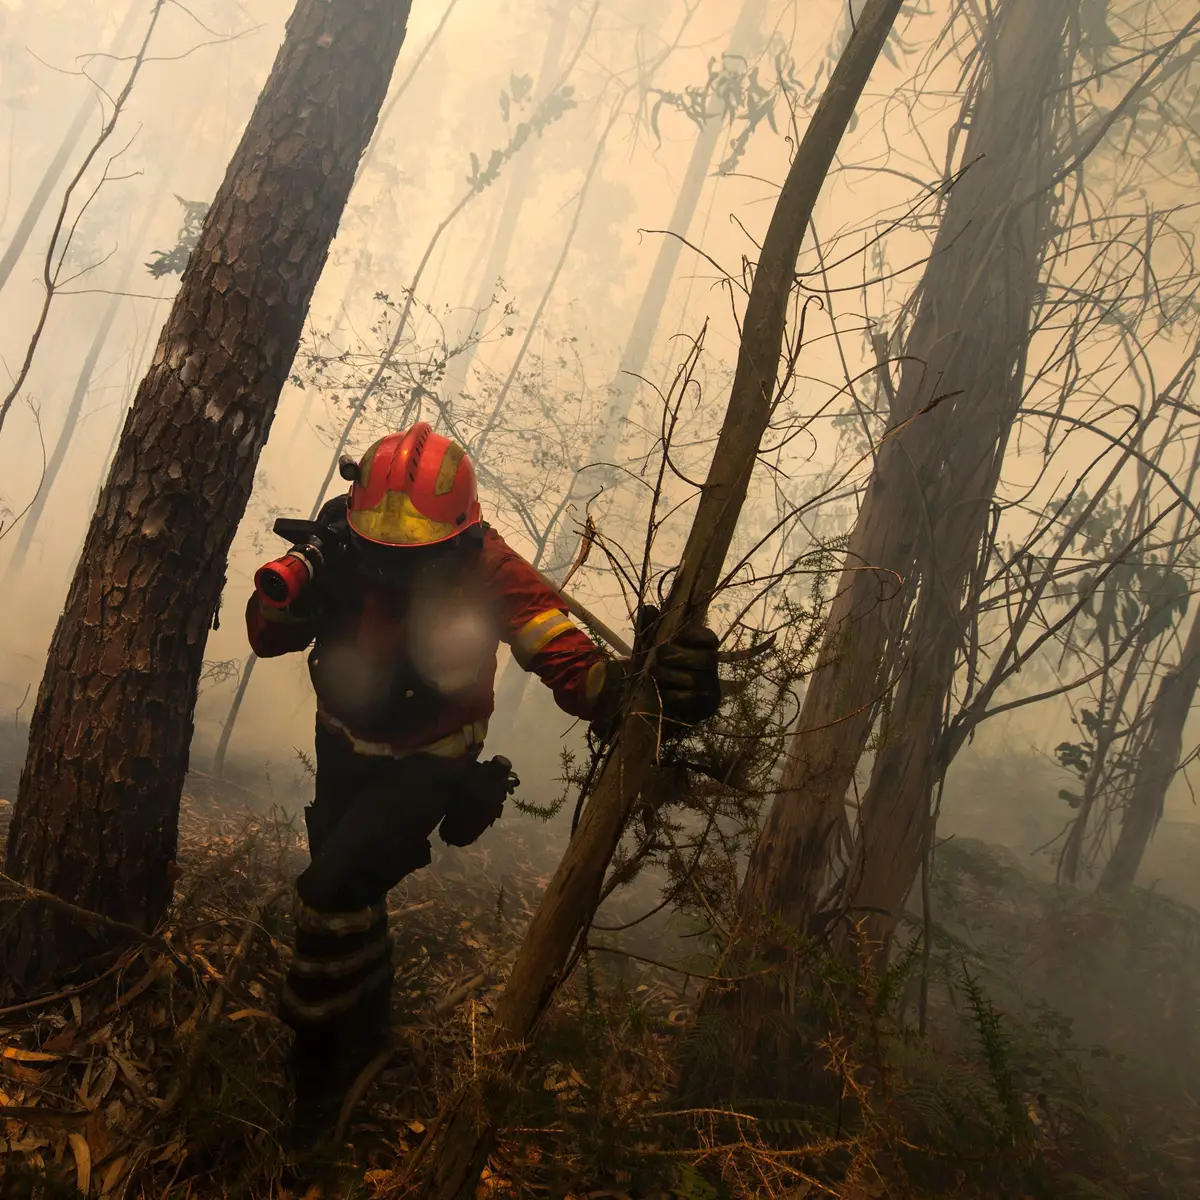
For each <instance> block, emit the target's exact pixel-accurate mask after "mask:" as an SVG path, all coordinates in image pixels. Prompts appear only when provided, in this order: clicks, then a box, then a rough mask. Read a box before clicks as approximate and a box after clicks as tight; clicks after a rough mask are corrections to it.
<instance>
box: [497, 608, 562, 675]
mask: <svg viewBox="0 0 1200 1200" xmlns="http://www.w3.org/2000/svg"><path fill="white" fill-rule="evenodd" d="M574 628H575V625H574V624H573V623H572V621H571V618H570V617H568V616H567V614H566V613H565V612H561V611H560V610H558V609H551V610H550V611H549V612H544V613H538V615H537V616H536V617H534V618H533V620H532V621H527V622H526V623H525V624H524V625H522V626H521V628H520V629H519V630H517V634H516V636H515V637H514V638H513V639H512V641H511V642H510V643H509V646H510V647H511V649H512V655H513V658H515V659H516V660H517V665H518V666H520V667H521V669H522V670H524V671H528V670H529V666H530V664H531V663H532V662H533V660H534V659H535V658H536V657H537V656H538V654H539V653H540V652H541V651H542V650H543V649H545V647H546V646H547V645H548V644H549V643H550V642H552V641H553V640H554V639H555V638H556V637H558V636H560V635H561V634H564V633H566V632H567V631H568V630H570V629H574Z"/></svg>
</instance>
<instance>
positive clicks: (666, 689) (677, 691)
mask: <svg viewBox="0 0 1200 1200" xmlns="http://www.w3.org/2000/svg"><path fill="white" fill-rule="evenodd" d="M658 617H659V613H658V609H657V608H653V607H651V606H650V605H643V607H642V609H641V611H640V612H639V613H638V628H639V630H641V631H644V632H646V633H648V632H649V631H650V629H651V628H652V627H653V625H654V623H655V622H656V621H657V620H658ZM719 644H720V643H719V642H718V640H717V635H716V634H715V633H713V631H712V630H711V629H708V628H704V629H685V630H683V631H682V632H681V633H678V634H676V636H675V637H673V638H672V639H671V640H670V641H668V642H664V643H663V644H662V645H661V646H659V647H658V649H657V650H656V651H655V653H654V662H653V663H652V664H651V667H650V677H651V678H652V679H653V680H654V683H655V685H656V686H657V688H658V694H659V697H660V698H661V701H662V714H663V717H664V719H665V720H667V721H672V722H675V723H676V724H679V725H696V724H698V723H699V722H700V721H706V720H708V718H709V717H711V716H713V715H715V713H716V711H717V709H718V708H720V707H721V681H720V679H719V678H718V676H717V647H718V645H719Z"/></svg>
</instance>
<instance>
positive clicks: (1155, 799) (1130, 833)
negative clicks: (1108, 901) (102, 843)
mask: <svg viewBox="0 0 1200 1200" xmlns="http://www.w3.org/2000/svg"><path fill="white" fill-rule="evenodd" d="M1198 687H1200V616H1197V617H1194V618H1193V619H1192V627H1191V629H1190V630H1189V631H1188V636H1187V641H1186V642H1185V643H1184V645H1183V653H1182V654H1181V655H1180V657H1179V665H1178V666H1177V667H1176V668H1175V670H1174V671H1172V672H1171V673H1170V674H1169V675H1166V676H1164V678H1163V680H1162V682H1161V683H1160V684H1159V685H1158V694H1157V695H1156V696H1155V697H1154V704H1153V706H1152V708H1151V709H1150V713H1149V721H1150V730H1149V732H1148V733H1147V735H1146V740H1145V741H1144V742H1143V743H1142V750H1141V754H1140V755H1139V757H1138V764H1137V773H1136V775H1135V776H1134V784H1133V791H1132V792H1131V793H1130V796H1129V800H1128V802H1127V803H1126V806H1125V813H1124V816H1123V817H1122V818H1121V832H1120V833H1119V834H1118V835H1117V844H1116V846H1114V847H1113V852H1112V856H1111V857H1110V858H1109V860H1108V862H1107V863H1105V864H1104V871H1103V872H1102V873H1101V876H1100V890H1101V891H1102V892H1118V891H1123V890H1124V889H1125V888H1130V887H1132V886H1133V881H1134V880H1135V879H1136V878H1137V873H1138V868H1139V867H1140V866H1141V864H1142V856H1143V855H1144V854H1145V853H1146V846H1147V845H1148V844H1149V842H1150V836H1151V834H1153V832H1154V830H1155V827H1156V826H1157V825H1158V822H1159V820H1160V819H1161V817H1162V813H1163V805H1164V803H1165V802H1166V799H1167V789H1168V788H1169V787H1170V786H1171V781H1172V780H1173V779H1174V778H1175V775H1176V772H1178V770H1179V760H1180V756H1181V754H1182V752H1183V729H1184V726H1185V725H1186V724H1187V719H1188V715H1189V714H1190V713H1191V710H1192V704H1193V703H1194V702H1195V699H1196V689H1197V688H1198Z"/></svg>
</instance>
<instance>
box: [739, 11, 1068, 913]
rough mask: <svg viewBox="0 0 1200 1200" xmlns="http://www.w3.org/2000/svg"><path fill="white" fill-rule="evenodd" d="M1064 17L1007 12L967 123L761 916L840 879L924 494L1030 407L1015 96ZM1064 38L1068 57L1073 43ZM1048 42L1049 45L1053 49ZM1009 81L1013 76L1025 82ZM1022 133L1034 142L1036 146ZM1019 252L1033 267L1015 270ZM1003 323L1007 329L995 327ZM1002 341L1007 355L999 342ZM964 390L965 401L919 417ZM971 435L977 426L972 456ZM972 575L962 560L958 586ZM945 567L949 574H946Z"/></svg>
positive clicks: (980, 457)
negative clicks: (835, 857) (1021, 399)
mask: <svg viewBox="0 0 1200 1200" xmlns="http://www.w3.org/2000/svg"><path fill="white" fill-rule="evenodd" d="M1064 7H1065V3H1064V0H1054V3H1052V4H1043V3H1037V2H1035V0H1009V2H1008V4H1007V5H1006V7H1005V8H1004V9H1003V10H1002V17H1001V30H1000V35H999V39H998V41H997V43H996V48H995V54H996V57H997V63H996V64H995V65H994V66H993V67H992V68H991V70H990V71H989V74H988V78H987V81H986V84H985V86H984V87H983V88H982V89H980V90H979V92H978V93H977V99H976V101H975V103H973V104H972V105H970V106H969V109H968V112H967V113H965V114H964V116H965V117H967V118H969V120H970V131H971V132H970V135H969V137H968V140H967V145H966V148H965V152H964V156H963V157H964V161H965V162H967V163H970V164H972V165H970V166H969V167H968V169H967V170H966V171H965V173H964V174H963V176H962V178H961V179H960V180H959V181H958V182H957V183H956V184H955V185H954V189H953V191H952V192H951V196H950V200H949V202H948V203H947V206H946V212H945V215H944V218H943V220H942V223H941V226H940V228H939V232H938V236H937V238H936V241H935V246H934V250H933V254H932V255H931V257H930V261H929V266H928V267H927V269H926V272H925V277H924V280H923V282H922V285H921V302H920V305H919V308H918V311H917V316H916V318H915V320H914V324H913V328H912V332H911V334H910V335H909V337H908V339H907V344H906V347H905V350H906V357H905V361H904V366H903V370H902V372H901V380H900V387H899V389H898V391H897V399H896V406H895V411H894V412H893V413H892V417H893V422H892V425H893V429H896V428H897V427H898V426H900V425H902V424H903V423H905V422H909V421H911V424H909V425H907V427H905V428H904V429H902V430H900V431H899V432H897V433H895V434H893V435H892V436H890V437H889V438H888V439H887V440H886V441H885V442H884V444H883V446H882V447H881V448H880V450H879V453H878V456H877V460H876V466H875V470H874V471H873V473H872V476H871V479H870V482H869V484H868V487H867V491H866V495H865V496H864V499H863V504H862V507H861V509H860V511H859V516H858V519H857V521H856V523H855V527H854V530H853V532H852V533H851V536H850V543H849V548H848V550H847V566H846V569H845V571H844V573H843V575H842V579H841V583H840V586H839V590H838V593H837V596H836V598H835V600H834V603H833V605H832V607H831V610H830V618H829V630H828V633H827V634H826V639H825V643H824V645H823V647H822V651H821V654H820V659H819V665H818V669H817V670H816V671H815V672H814V675H813V678H812V681H811V683H810V684H809V688H808V691H807V692H806V694H805V698H804V704H803V707H802V711H801V715H800V719H799V721H798V724H797V729H796V732H795V734H794V735H793V738H792V743H791V746H790V748H789V760H788V762H787V764H786V766H785V771H784V776H783V780H782V783H781V786H780V791H779V795H778V796H777V797H776V799H775V801H774V804H773V805H772V808H771V812H770V814H769V816H768V818H767V821H766V824H765V826H764V829H763V833H762V836H761V837H760V839H759V842H758V844H757V846H756V847H755V850H754V853H753V855H752V857H751V861H750V865H749V868H748V872H747V876H746V882H745V885H744V890H743V901H744V907H745V908H746V909H747V910H754V909H761V910H765V911H767V912H770V913H775V914H778V915H780V916H782V917H783V918H784V920H786V921H788V922H789V923H790V924H797V923H800V924H803V922H804V921H805V920H806V919H807V918H809V917H811V916H812V915H813V914H814V910H815V906H816V903H817V899H818V896H819V894H820V892H821V890H822V888H823V887H824V886H825V883H826V881H827V867H828V864H829V861H830V851H831V849H832V846H831V843H832V835H833V831H834V830H836V829H837V827H838V825H839V823H840V821H841V814H842V806H843V803H844V801H845V797H846V793H847V790H848V789H849V787H850V783H851V779H852V777H853V774H854V770H855V768H856V767H857V765H858V763H859V760H860V759H861V757H862V753H863V750H864V748H865V745H866V739H867V735H868V733H869V731H870V728H871V724H872V716H873V712H874V709H875V701H876V699H877V697H878V696H879V695H880V693H881V692H882V691H883V689H884V688H885V687H886V683H887V680H886V676H887V675H888V674H889V672H890V669H891V668H892V667H893V666H894V665H895V664H896V662H897V653H896V645H895V644H896V642H897V640H898V637H899V633H900V629H901V625H902V621H903V618H904V616H905V612H906V611H907V609H908V608H909V606H910V605H911V603H912V601H913V599H914V597H915V596H916V594H917V587H916V584H917V578H916V577H915V575H914V567H916V566H917V565H918V558H917V556H918V553H919V547H918V543H917V533H918V530H919V528H920V524H921V522H922V521H923V520H924V519H925V515H924V512H925V505H926V504H927V503H928V502H929V500H930V499H931V496H930V495H929V494H926V495H922V494H921V490H922V488H923V487H924V488H930V487H932V484H933V481H935V480H937V479H942V480H943V486H945V481H946V471H947V468H952V469H953V471H954V478H955V479H956V481H957V483H956V485H955V486H957V487H958V488H960V489H961V488H962V487H964V486H966V484H965V481H966V480H968V479H971V478H972V477H973V476H974V475H975V474H976V473H977V472H979V471H981V470H983V471H985V473H986V472H987V471H992V470H994V463H993V457H994V454H995V452H996V450H997V448H998V440H999V439H1001V438H1003V437H1004V436H1006V434H1007V428H1008V424H1009V422H1010V421H1011V409H1012V407H1013V405H1012V400H1013V396H1014V395H1019V386H1018V388H1017V389H1016V391H1015V392H1014V390H1013V389H1012V388H1010V387H1007V386H1005V385H1004V382H1003V381H1005V380H1007V379H1009V378H1011V372H1012V371H1013V369H1014V368H1015V366H1016V363H1017V362H1019V361H1022V358H1023V354H1024V344H1025V337H1024V333H1025V330H1026V329H1027V327H1028V320H1029V309H1028V305H1029V304H1030V303H1031V302H1032V296H1031V295H1030V294H1029V288H1028V286H1027V278H1028V270H1022V269H1021V267H1022V262H1023V264H1024V266H1025V267H1028V265H1029V264H1030V263H1032V264H1035V265H1036V264H1040V261H1041V244H1040V243H1038V242H1030V241H1029V240H1028V238H1027V239H1026V240H1025V241H1024V242H1022V243H1019V244H1015V245H1014V246H1013V247H1010V246H1008V245H1007V244H1006V242H1005V239H1006V238H1008V237H1010V236H1015V235H1016V234H1017V233H1019V232H1020V230H1018V229H1017V228H1016V227H1015V225H1014V222H1013V221H1011V220H1010V219H1009V207H1010V205H1011V204H1012V202H1013V201H1014V199H1015V198H1016V197H1017V196H1019V195H1022V193H1021V192H1020V189H1021V187H1022V186H1024V187H1026V188H1028V187H1029V186H1030V178H1031V177H1030V172H1029V171H1028V170H1024V169H1022V168H1021V163H1022V161H1023V160H1024V159H1025V158H1026V157H1028V155H1029V147H1030V146H1035V145H1037V144H1038V142H1037V140H1036V139H1037V138H1038V137H1039V136H1040V125H1039V122H1040V119H1041V118H1040V113H1041V106H1040V104H1033V105H1029V104H1026V105H1020V104H1018V103H1017V98H1018V97H1020V96H1021V95H1022V92H1021V91H1020V87H1021V86H1022V85H1025V84H1028V85H1029V86H1031V87H1034V88H1037V89H1038V90H1037V91H1036V92H1034V93H1033V94H1034V95H1035V96H1037V97H1041V96H1042V95H1044V94H1045V92H1044V88H1043V87H1042V78H1045V76H1046V73H1047V71H1049V70H1051V69H1053V68H1054V67H1055V66H1056V64H1057V63H1058V58H1055V59H1054V61H1053V62H1049V63H1048V62H1045V61H1044V60H1046V59H1047V58H1048V57H1049V56H1048V55H1047V54H1046V53H1044V52H1043V53H1042V54H1041V55H1038V54H1037V51H1038V49H1039V44H1038V40H1037V39H1038V38H1039V37H1050V36H1056V35H1053V34H1050V33H1047V31H1048V30H1053V29H1054V28H1055V24H1056V21H1057V22H1059V23H1061V20H1063V19H1064V16H1063V12H1064ZM1054 14H1057V15H1054ZM1057 42H1058V44H1059V45H1060V46H1061V44H1062V38H1061V37H1058V38H1057ZM1045 44H1046V43H1045V42H1042V43H1041V48H1042V49H1043V50H1044V47H1045ZM1039 58H1040V59H1041V60H1043V61H1042V63H1041V65H1040V66H1039V65H1038V59H1039ZM1010 60H1011V62H1010ZM1006 71H1011V72H1012V73H1013V77H1012V78H1011V79H1010V78H1008V77H1007V76H1006V74H1005V72H1006ZM1039 76H1040V78H1039ZM972 110H973V111H972ZM1018 120H1020V128H1019V130H1018V125H1017V123H1018ZM1018 133H1019V135H1020V136H1021V137H1024V138H1025V139H1026V140H1025V142H1024V143H1023V144H1022V143H1021V142H1020V141H1019V138H1018ZM1014 159H1015V162H1014ZM1033 207H1037V206H1033ZM1014 251H1015V252H1016V255H1017V257H1018V258H1020V259H1021V260H1022V262H1018V263H1016V264H1014V263H1013V261H1012V258H1013V252H1014ZM985 263H986V264H988V266H984V265H983V264H985ZM993 267H994V268H995V271H993V270H992V269H991V268H993ZM1010 268H1013V269H1017V270H1018V271H1019V275H1018V276H1017V277H1014V278H1012V279H1011V280H1008V279H1006V277H1005V276H1002V275H999V274H997V273H996V272H999V271H1001V270H1004V271H1007V270H1009V269H1010ZM1033 282H1034V283H1036V274H1035V275H1034V276H1033ZM1010 288H1011V289H1012V292H1011V293H1010V292H1009V289H1010ZM1018 292H1019V295H1018V294H1017V293H1018ZM1006 295H1009V296H1011V298H1010V300H1009V302H1008V306H1007V307H1008V310H1009V311H1008V312H1007V313H1005V312H1004V308H1003V307H1001V306H1003V305H1004V304H1005V297H1006ZM1014 299H1015V303H1014V302H1013V300H1014ZM1022 305H1025V306H1026V307H1024V309H1023V310H1022ZM1002 314H1003V319H1004V329H1003V330H1002V331H997V329H996V327H997V326H998V325H999V324H1000V321H1001V315H1002ZM989 337H990V338H991V340H992V341H993V342H994V343H995V346H994V348H993V347H990V346H989V345H988V341H989ZM1010 338H1011V340H1010ZM993 364H995V365H997V366H999V365H1000V364H1004V365H1005V366H1006V369H1007V372H1008V374H1002V375H999V376H992V377H991V378H992V379H994V380H996V381H997V382H996V383H995V384H991V385H989V377H988V376H987V375H986V374H985V371H987V370H989V369H990V368H991V367H992V366H993ZM960 390H961V392H962V394H961V396H957V397H955V398H947V399H945V400H943V401H942V403H941V404H939V405H938V407H936V408H934V409H933V410H932V411H929V412H922V411H921V410H922V409H924V408H926V407H927V406H928V405H930V403H931V402H932V401H934V400H936V399H937V398H939V397H943V396H945V397H953V396H954V393H957V392H959V391H960ZM914 418H915V419H914ZM984 426H986V428H983V427H984ZM964 429H965V430H967V431H968V432H969V431H970V430H971V429H976V430H977V432H976V434H975V436H974V437H972V438H969V440H968V441H967V442H966V443H965V444H964V443H963V441H962V440H961V431H962V430H964ZM943 455H944V457H943ZM964 463H965V464H966V465H965V466H964V465H963V464H964ZM979 482H980V481H979V480H977V481H976V484H977V485H978V483H979ZM967 498H968V499H969V500H970V501H971V503H972V513H973V515H972V517H971V518H965V517H964V518H962V521H961V523H962V525H963V528H964V529H970V528H973V527H974V526H975V524H976V516H975V513H976V511H977V510H978V509H979V507H980V506H982V511H983V512H986V506H987V504H988V502H989V501H990V499H991V491H990V488H989V487H988V486H987V485H984V486H982V487H978V486H977V490H976V491H975V492H968V493H967ZM932 511H934V512H937V511H939V510H937V509H934V510H932ZM968 540H969V539H968ZM947 549H948V550H949V549H950V548H947ZM954 549H955V550H957V549H958V548H957V547H955V548H954ZM972 554H973V551H972ZM922 557H923V555H922ZM972 561H973V558H972ZM864 567H867V568H872V569H867V570H864V569H863V568H864ZM958 569H959V564H958V560H957V559H955V562H954V565H953V567H952V574H953V573H954V572H955V571H957V570H958ZM944 570H945V568H944V567H942V566H940V565H939V572H944ZM928 590H929V593H930V594H931V595H934V594H936V593H937V592H938V591H939V590H941V591H943V594H944V593H945V592H946V591H949V592H951V593H952V592H953V590H954V588H953V584H951V583H950V581H949V580H945V582H944V583H943V582H941V581H939V582H938V586H937V587H936V588H932V587H931V588H930V589H928ZM889 595H890V596H891V600H890V601H889V600H888V597H889ZM897 601H899V602H897ZM908 673H916V674H917V675H919V676H920V677H921V678H923V679H925V678H927V675H926V672H925V670H924V668H923V664H922V663H921V661H920V658H919V654H914V655H911V656H910V659H909V668H908ZM938 690H939V689H938V688H936V687H935V688H934V691H935V693H936V692H937V691H938Z"/></svg>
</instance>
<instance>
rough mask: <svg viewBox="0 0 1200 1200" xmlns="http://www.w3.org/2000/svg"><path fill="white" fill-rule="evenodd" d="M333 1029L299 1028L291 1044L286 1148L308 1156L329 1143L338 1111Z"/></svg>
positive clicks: (317, 1027)
mask: <svg viewBox="0 0 1200 1200" xmlns="http://www.w3.org/2000/svg"><path fill="white" fill-rule="evenodd" d="M333 1034H334V1030H332V1029H329V1028H327V1027H325V1026H316V1027H309V1028H306V1027H301V1028H299V1029H297V1030H296V1038H295V1041H294V1042H293V1044H292V1053H291V1058H290V1061H289V1063H288V1068H289V1069H288V1075H289V1078H290V1082H291V1090H292V1096H293V1107H292V1124H291V1137H290V1139H289V1140H290V1149H291V1150H292V1151H293V1152H294V1153H296V1154H308V1153H311V1152H312V1151H314V1150H317V1149H319V1148H320V1147H321V1145H322V1143H324V1142H327V1141H329V1140H330V1139H331V1138H332V1136H333V1133H334V1130H335V1128H336V1126H337V1119H338V1113H339V1112H340V1110H341V1095H340V1093H339V1090H338V1086H337V1084H338V1079H337V1075H338V1072H337V1058H336V1043H335V1039H334V1037H333Z"/></svg>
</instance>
